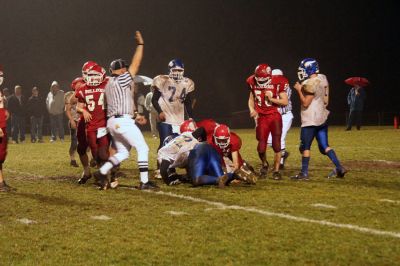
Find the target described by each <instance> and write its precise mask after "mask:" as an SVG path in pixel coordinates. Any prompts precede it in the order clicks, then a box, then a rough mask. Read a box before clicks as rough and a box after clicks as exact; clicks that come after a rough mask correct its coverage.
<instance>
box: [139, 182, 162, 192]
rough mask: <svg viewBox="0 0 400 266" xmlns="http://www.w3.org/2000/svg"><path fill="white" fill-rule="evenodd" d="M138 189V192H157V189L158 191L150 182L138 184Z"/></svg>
mask: <svg viewBox="0 0 400 266" xmlns="http://www.w3.org/2000/svg"><path fill="white" fill-rule="evenodd" d="M139 189H140V190H158V189H160V187H159V186H157V185H156V183H154V182H152V181H147V183H142V182H140V185H139Z"/></svg>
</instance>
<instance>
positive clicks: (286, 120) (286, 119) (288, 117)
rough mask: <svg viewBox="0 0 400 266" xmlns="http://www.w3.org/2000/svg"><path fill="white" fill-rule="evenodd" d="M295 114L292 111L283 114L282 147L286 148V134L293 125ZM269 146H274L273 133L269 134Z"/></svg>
mask: <svg viewBox="0 0 400 266" xmlns="http://www.w3.org/2000/svg"><path fill="white" fill-rule="evenodd" d="M292 122H293V114H292V112H291V111H289V112H287V113H286V114H284V115H282V136H281V149H282V150H283V149H286V135H287V133H288V131H289V129H290V127H291V126H292ZM268 146H272V136H271V133H270V134H269V136H268Z"/></svg>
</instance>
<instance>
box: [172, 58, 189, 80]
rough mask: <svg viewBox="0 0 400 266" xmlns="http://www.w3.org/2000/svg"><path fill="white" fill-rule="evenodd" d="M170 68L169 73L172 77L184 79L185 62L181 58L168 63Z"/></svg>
mask: <svg viewBox="0 0 400 266" xmlns="http://www.w3.org/2000/svg"><path fill="white" fill-rule="evenodd" d="M168 69H169V73H168V75H169V77H170V78H172V79H174V80H176V81H179V80H182V79H183V73H184V70H185V66H184V65H183V62H182V61H181V60H180V59H173V60H171V61H170V62H169V64H168Z"/></svg>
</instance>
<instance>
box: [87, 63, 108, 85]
mask: <svg viewBox="0 0 400 266" xmlns="http://www.w3.org/2000/svg"><path fill="white" fill-rule="evenodd" d="M105 78H106V71H105V70H104V68H102V67H101V66H99V65H94V66H92V67H91V68H90V69H88V71H87V75H86V79H84V80H85V82H86V85H88V86H99V85H100V84H101V83H103V81H104V79H105Z"/></svg>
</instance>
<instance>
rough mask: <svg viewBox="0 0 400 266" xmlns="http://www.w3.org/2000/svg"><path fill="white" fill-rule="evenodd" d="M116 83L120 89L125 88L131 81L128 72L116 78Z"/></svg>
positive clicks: (131, 78)
mask: <svg viewBox="0 0 400 266" xmlns="http://www.w3.org/2000/svg"><path fill="white" fill-rule="evenodd" d="M116 81H117V82H118V84H119V85H120V86H121V88H126V87H127V86H129V85H130V84H131V82H132V81H133V77H132V76H131V73H129V71H127V72H125V73H124V74H122V75H120V76H118V77H117V79H116Z"/></svg>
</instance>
